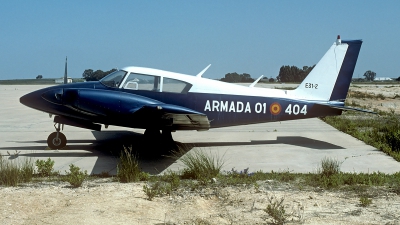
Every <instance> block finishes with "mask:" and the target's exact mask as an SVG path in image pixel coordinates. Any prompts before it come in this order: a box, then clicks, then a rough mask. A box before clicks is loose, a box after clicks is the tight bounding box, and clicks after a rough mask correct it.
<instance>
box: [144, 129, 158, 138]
mask: <svg viewBox="0 0 400 225" xmlns="http://www.w3.org/2000/svg"><path fill="white" fill-rule="evenodd" d="M144 137H145V138H146V139H147V140H152V141H158V140H159V139H160V138H161V132H160V130H157V129H146V130H145V131H144Z"/></svg>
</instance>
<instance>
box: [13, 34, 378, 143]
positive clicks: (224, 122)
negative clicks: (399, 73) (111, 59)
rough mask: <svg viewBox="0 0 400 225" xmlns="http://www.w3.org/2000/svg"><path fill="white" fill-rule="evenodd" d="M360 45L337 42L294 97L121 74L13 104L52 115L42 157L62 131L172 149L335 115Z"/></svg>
mask: <svg viewBox="0 0 400 225" xmlns="http://www.w3.org/2000/svg"><path fill="white" fill-rule="evenodd" d="M361 45H362V40H341V38H340V36H338V37H337V39H336V41H335V42H334V43H333V45H332V46H331V47H330V48H329V50H328V51H327V52H326V53H325V55H324V56H323V57H322V58H321V60H320V61H319V62H318V63H317V64H316V66H315V67H314V68H313V70H312V71H311V72H310V73H309V74H308V76H307V77H306V78H305V79H304V81H303V82H302V83H301V84H300V85H299V86H298V87H297V88H296V89H294V90H281V89H268V88H257V87H254V86H255V84H256V83H257V82H258V81H259V80H260V79H261V77H262V76H261V77H260V78H258V79H257V80H256V81H255V82H254V83H252V84H250V85H249V86H242V85H237V84H232V83H225V82H222V81H217V80H212V79H207V78H203V77H202V75H203V74H204V73H205V72H206V70H207V69H208V68H209V67H210V65H209V66H207V67H206V68H205V69H204V70H202V71H201V72H200V73H199V74H197V75H196V76H192V75H186V74H180V73H175V72H169V71H164V70H158V69H152V68H144V67H125V68H122V69H120V70H118V71H115V72H113V73H111V74H109V75H107V76H106V77H104V78H102V79H101V80H100V81H95V82H83V83H73V84H63V85H58V86H51V87H47V88H44V89H40V90H37V91H34V92H31V93H29V94H26V95H24V96H22V97H21V98H20V102H21V103H22V104H24V105H26V106H28V107H31V108H33V109H36V110H40V111H43V112H46V113H49V115H50V116H51V115H55V117H54V128H55V130H56V131H55V132H53V133H51V134H50V135H49V136H48V138H47V144H48V146H49V148H50V149H62V148H63V147H65V146H66V144H67V139H66V137H65V135H64V134H63V133H62V132H61V130H62V129H63V128H64V125H69V126H75V127H80V128H85V129H91V130H95V131H101V128H102V125H105V128H108V126H109V125H113V126H121V127H127V128H141V129H145V132H144V136H145V138H148V139H149V140H153V141H156V140H161V139H162V140H168V141H173V138H172V135H171V132H174V131H176V130H197V131H205V130H209V129H211V128H219V127H228V126H237V125H245V124H255V123H265V122H272V121H285V120H296V119H305V118H312V117H321V116H333V115H340V114H341V113H342V111H343V110H355V111H362V112H369V113H371V111H367V110H363V109H357V108H351V107H347V106H345V104H344V101H345V99H346V96H347V92H348V90H349V86H350V82H351V79H352V76H353V72H354V68H355V65H356V62H357V58H358V55H359V52H360V48H361Z"/></svg>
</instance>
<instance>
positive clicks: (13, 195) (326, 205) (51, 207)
mask: <svg viewBox="0 0 400 225" xmlns="http://www.w3.org/2000/svg"><path fill="white" fill-rule="evenodd" d="M350 91H351V92H350V96H349V98H348V101H349V102H352V101H354V102H356V103H357V104H360V105H364V106H367V107H368V108H370V109H371V110H372V109H374V108H377V109H379V110H384V111H391V110H394V111H395V112H396V113H400V98H398V97H397V95H399V96H400V86H391V85H374V86H361V85H358V86H357V85H354V86H352V87H351V89H350ZM356 91H358V92H366V93H369V94H373V95H378V94H382V95H383V96H384V97H385V99H362V98H356V97H354V96H352V92H353V93H354V92H356ZM144 184H145V183H143V182H142V183H130V184H122V183H117V182H112V181H111V178H102V179H96V180H91V181H85V182H84V185H83V187H81V188H76V189H73V188H70V187H69V185H68V183H65V182H59V181H57V182H41V183H30V184H24V185H21V186H18V187H0V199H1V204H0V224H271V223H272V222H273V220H272V217H271V216H269V215H268V214H267V213H266V212H265V211H264V209H266V208H267V206H268V205H269V204H271V203H273V202H276V201H278V200H280V199H282V198H283V199H284V201H283V205H284V209H285V211H286V213H287V216H286V217H287V219H288V224H351V225H355V224H399V225H400V196H399V195H396V194H395V193H391V192H389V191H387V190H385V188H377V189H375V190H373V191H372V192H373V193H372V195H371V196H372V197H371V199H372V203H371V205H369V206H367V207H362V206H361V205H360V196H358V195H357V194H355V193H350V192H346V191H327V190H322V189H318V188H316V189H310V190H300V189H299V188H298V187H291V186H290V185H289V184H276V183H274V182H272V181H260V182H259V183H258V184H259V186H258V188H255V187H254V186H252V187H226V188H213V189H212V188H208V189H204V190H201V191H195V192H193V191H189V190H181V191H180V192H178V194H173V195H171V196H164V197H156V198H155V199H153V201H149V200H147V198H146V195H145V193H144V192H143V185H144Z"/></svg>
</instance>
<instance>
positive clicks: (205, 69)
mask: <svg viewBox="0 0 400 225" xmlns="http://www.w3.org/2000/svg"><path fill="white" fill-rule="evenodd" d="M210 66H211V64H210V65H208V66H207V67H206V68H204V70H202V71H201V72H200V73H199V74H197V75H196V77H201V76H202V75H203V73H205V72H206V71H207V70H208V68H210Z"/></svg>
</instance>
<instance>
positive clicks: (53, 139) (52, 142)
mask: <svg viewBox="0 0 400 225" xmlns="http://www.w3.org/2000/svg"><path fill="white" fill-rule="evenodd" d="M47 145H48V146H49V148H51V149H62V148H64V147H65V146H66V145H67V138H66V137H65V135H64V134H63V133H60V132H58V138H57V132H53V133H51V134H50V135H49V137H48V138H47Z"/></svg>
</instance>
